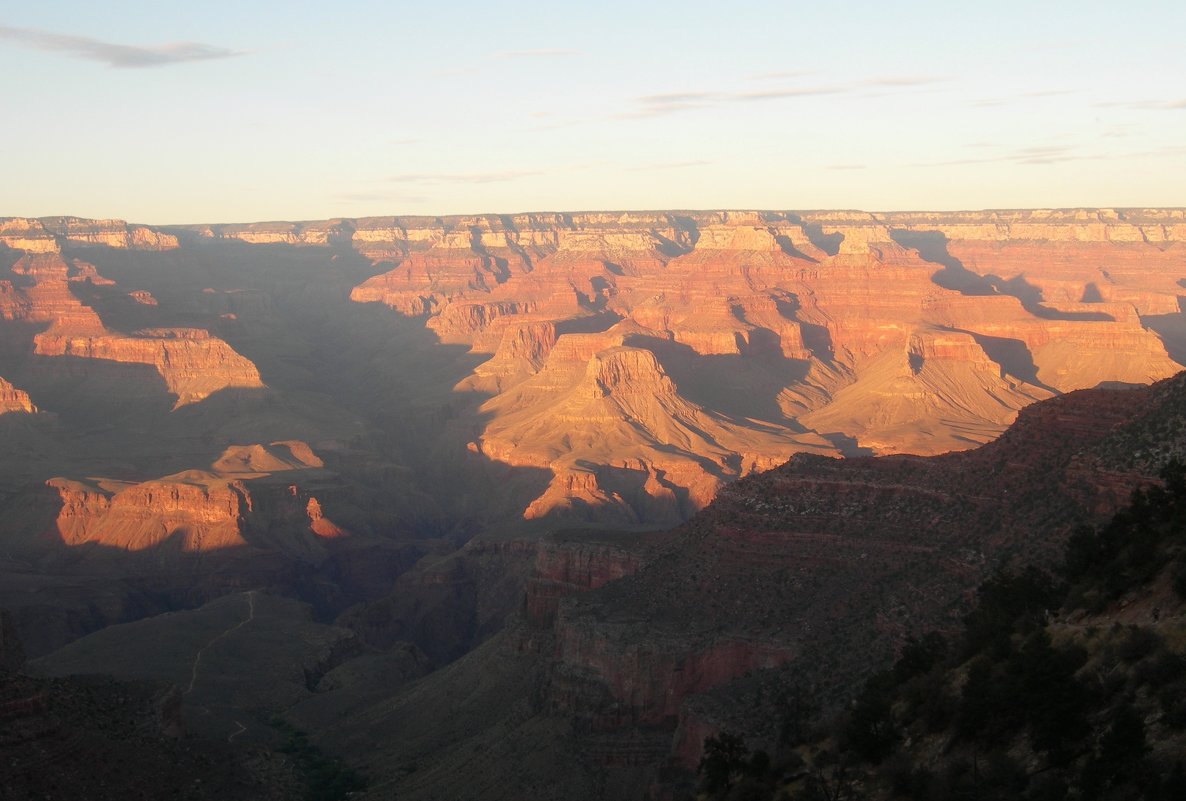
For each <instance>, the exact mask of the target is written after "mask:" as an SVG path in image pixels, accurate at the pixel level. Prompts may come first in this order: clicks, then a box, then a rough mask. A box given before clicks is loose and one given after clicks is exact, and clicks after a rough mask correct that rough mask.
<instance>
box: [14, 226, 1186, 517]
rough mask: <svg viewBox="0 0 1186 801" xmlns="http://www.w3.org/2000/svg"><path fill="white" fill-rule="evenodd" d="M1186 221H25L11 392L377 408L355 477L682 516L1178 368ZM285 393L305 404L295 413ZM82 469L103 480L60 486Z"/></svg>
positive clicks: (263, 437)
mask: <svg viewBox="0 0 1186 801" xmlns="http://www.w3.org/2000/svg"><path fill="white" fill-rule="evenodd" d="M1184 238H1186V215H1184V213H1183V212H1182V211H1181V210H1157V209H1126V210H1112V209H1102V210H1082V209H1080V210H1035V211H1015V212H960V213H956V212H952V213H902V214H871V213H864V212H799V213H793V212H758V211H717V212H687V213H682V212H591V213H579V214H563V213H539V214H516V215H474V216H465V217H371V218H361V219H334V220H325V221H307V222H276V223H252V224H219V225H205V226H179V227H168V228H152V227H148V226H142V225H136V224H133V223H127V222H123V221H119V220H82V219H78V218H70V217H60V218H45V219H28V218H9V219H4V220H0V256H3V259H2V260H0V322H5V323H11V324H12V325H13V326H15V328H12V329H11V330H13V331H15V332H17V333H18V334H19V336H10V337H8V338H7V339H8V341H7V342H6V343H5V344H4V348H5V349H7V351H8V355H9V357H10V358H8V359H7V361H5V362H3V363H0V375H2V376H3V380H4V381H5V382H6V384H5V385H0V398H2V400H0V403H2V404H3V409H4V410H5V411H7V412H22V413H26V414H27V413H30V412H31V411H32V410H33V409H39V410H42V411H49V412H51V413H53V412H55V411H56V410H57V409H58V408H59V407H60V406H61V405H62V404H61V403H60V402H59V399H60V398H61V397H62V394H61V393H63V392H66V391H67V388H69V392H70V393H74V395H73V397H72V398H71V400H72V402H74V403H75V404H76V405H78V406H85V397H84V396H86V395H87V394H88V393H97V394H98V395H100V396H102V397H99V398H96V400H103V399H104V398H106V403H107V406H108V407H110V406H111V405H113V404H116V401H114V400H112V398H116V397H124V395H121V393H124V394H126V395H127V396H129V397H131V398H132V399H133V400H134V401H136V402H139V399H142V398H154V397H156V396H158V395H161V394H164V395H166V396H167V397H168V408H169V409H171V410H173V411H175V412H179V411H182V410H186V409H191V410H194V411H195V414H196V416H194V417H185V418H177V419H185V420H190V419H198V418H199V417H200V416H201V414H202V412H201V410H202V409H205V408H211V409H213V408H216V407H218V406H219V404H228V403H229V404H234V405H235V406H236V409H237V411H236V413H235V417H234V418H231V419H235V420H238V421H240V422H239V423H237V427H238V429H240V430H239V431H238V432H237V435H236V436H237V438H236V439H235V440H234V441H237V442H247V441H256V442H271V441H276V440H282V439H292V440H297V439H299V440H303V441H309V442H314V441H318V440H319V438H320V439H325V440H328V441H332V442H334V443H336V444H335V445H334V447H335V448H338V447H344V445H343V440H342V439H341V438H340V437H339V435H340V434H342V433H343V430H344V424H343V421H344V420H351V421H354V422H352V423H350V426H357V425H364V426H371V432H370V434H369V435H368V439H367V441H366V442H365V444H364V446H363V448H362V450H363V451H366V452H367V454H368V455H367V457H366V458H365V459H363V458H360V457H359V456H358V455H357V453H355V454H354V455H353V456H352V457H351V459H352V460H354V461H353V463H354V464H355V465H357V469H358V470H360V471H361V470H362V469H363V468H362V465H363V464H364V463H367V464H369V465H370V468H374V465H375V462H374V460H376V459H377V460H378V461H379V462H384V461H386V462H388V466H387V467H386V468H383V469H384V470H392V471H395V472H399V471H400V470H405V469H407V464H408V461H409V460H412V461H415V460H416V456H415V455H416V454H424V455H425V458H427V455H428V454H431V457H432V458H431V463H432V465H433V470H438V471H440V474H445V473H452V474H454V475H460V474H461V473H464V474H465V475H466V476H467V478H466V481H473V480H475V477H476V476H477V475H478V474H481V475H482V476H485V478H482V479H481V481H497V479H495V478H491V477H492V476H494V475H495V473H496V472H497V468H495V467H493V465H501V466H504V467H506V468H509V469H510V470H511V471H513V474H514V475H516V476H520V477H521V480H519V481H517V482H515V483H513V487H514V491H513V492H510V493H507V494H506V496H505V498H502V499H500V500H499V501H498V503H500V504H503V505H504V506H506V507H513V508H514V517H515V519H516V520H517V521H519V523H522V522H523V521H538V520H543V521H565V520H567V521H569V522H576V523H598V524H601V523H611V524H614V525H625V526H631V527H634V526H656V525H669V524H673V523H676V522H679V521H681V520H684V519H686V518H687V517H688V516H689V515H691V514H692V513H694V512H695V511H696V510H697V509H700V508H702V507H703V506H704V505H705V504H707V503H708V502H709V501H711V499H712V498H713V497H715V495H716V494H717V493H718V492H719V491H720V490H721V488H722V487H724V486H725V485H727V484H728V483H730V482H732V481H734V480H736V479H738V478H740V477H742V476H744V475H747V474H749V473H752V472H754V471H756V470H765V469H769V468H770V467H773V466H775V465H777V464H780V463H782V462H784V461H785V460H786V459H787V458H789V457H790V456H792V455H794V454H796V453H815V454H821V455H830V456H838V455H848V454H857V453H878V454H889V453H917V454H934V453H941V452H946V451H950V450H960V449H966V448H970V447H973V446H975V445H977V444H980V443H984V442H987V441H990V440H992V439H994V438H995V437H997V436H998V435H999V434H1000V433H1001V432H1002V431H1003V430H1004V429H1005V427H1006V426H1008V425H1009V423H1010V422H1012V420H1013V419H1014V418H1015V417H1016V415H1017V413H1018V411H1019V410H1020V409H1022V408H1023V407H1025V406H1026V405H1028V404H1030V403H1033V402H1034V401H1037V400H1041V399H1044V398H1048V397H1052V396H1054V395H1058V394H1061V393H1065V392H1068V391H1071V390H1075V389H1079V388H1087V387H1093V386H1097V385H1099V384H1101V383H1107V382H1119V383H1127V384H1144V383H1149V382H1151V381H1154V380H1157V379H1160V378H1164V377H1166V376H1169V375H1172V374H1173V373H1175V372H1176V371H1177V370H1178V369H1179V368H1180V366H1181V364H1180V360H1183V359H1186V318H1184V316H1183V312H1182V311H1181V307H1180V293H1182V294H1186V290H1184V289H1183V286H1184V284H1183V282H1184V281H1186V242H1184V241H1183V240H1184ZM364 304H367V305H364ZM308 322H312V323H314V325H315V326H316V330H317V331H319V332H320V333H318V334H316V335H314V334H310V333H308V332H307V331H306V329H307V328H308V327H309V326H308V324H307V323H308ZM310 330H312V329H310ZM397 332H398V333H397ZM318 337H321V338H322V340H323V341H317V338H318ZM22 338H24V339H22ZM24 342H27V347H25V345H24V344H23V343H24ZM380 354H386V355H380ZM0 355H2V354H0ZM438 355H439V358H438ZM367 359H372V360H374V361H371V362H369V363H367V362H366V361H365V360H367ZM22 360H23V361H22ZM389 365H390V366H389ZM437 367H440V368H441V369H440V370H439V371H437V372H433V371H434V370H436V369H437ZM426 371H427V372H426ZM327 373H334V374H336V375H339V378H336V379H333V381H334V382H336V384H335V385H334V386H329V385H328V384H327V383H326V381H325V380H323V379H322V378H321V376H322V375H323V374H327ZM430 373H431V374H432V377H431V378H430V377H427V376H428V375H429V374H430ZM269 376H276V377H277V378H278V379H279V383H274V382H273V381H272V380H271V379H270V378H269ZM345 376H348V380H346V379H344V378H343V377H345ZM351 387H358V388H361V391H354V390H352V389H351ZM21 393H23V394H21ZM251 393H255V395H254V396H251ZM327 394H328V396H332V397H333V398H335V399H334V400H333V401H332V402H329V403H326V404H322V403H320V401H318V402H317V403H313V405H312V406H308V407H306V406H305V405H306V404H308V403H312V401H313V399H315V398H324V397H326V396H327ZM249 396H250V397H253V398H254V400H249V399H248V398H249ZM244 404H248V405H251V411H250V412H248V410H247V407H246V406H244ZM252 404H253V405H252ZM269 404H273V405H274V404H280V405H282V406H284V408H285V409H288V410H289V411H290V412H292V414H294V415H295V416H296V417H299V418H300V422H299V424H297V423H296V422H295V418H292V419H290V418H288V417H285V418H283V419H285V420H289V421H290V422H292V423H293V425H294V426H295V427H294V428H291V430H285V429H284V427H283V426H270V424H268V423H266V422H265V421H266V420H268V419H273V418H270V417H269V416H268V415H270V414H271V412H268V413H266V414H265V412H264V407H266V406H268V405H269ZM408 404H411V405H408ZM296 407H301V408H300V409H299V411H294V409H296ZM347 407H348V408H349V411H346V408H347ZM96 408H98V407H96ZM286 413H287V412H286ZM96 414H99V413H98V412H96ZM411 414H418V415H424V418H423V419H424V422H423V423H412V424H409V423H407V422H406V417H407V415H411ZM14 419H15V418H14ZM364 421H365V422H364ZM177 425H181V424H180V423H178V424H177ZM269 426H270V427H269ZM350 426H345V427H346V428H348V427H350ZM264 428H267V429H268V430H267V431H264V430H263V429H264ZM39 431H40V430H39ZM41 433H44V432H41ZM176 433H177V434H178V436H183V435H186V434H185V431H183V430H181V429H178V431H177V432H176ZM188 436H193V434H192V432H191V433H190V434H188ZM231 441H232V440H224V441H222V442H221V444H223V445H226V444H230V443H231ZM379 443H383V444H382V445H379ZM29 447H30V449H33V450H36V448H37V447H39V446H37V445H35V444H30V445H29ZM350 447H354V446H350ZM203 459H204V460H205V461H203V460H198V461H191V462H189V463H171V464H169V465H167V466H166V467H162V469H160V470H156V469H155V468H152V469H144V470H141V471H139V472H138V473H136V474H135V475H132V476H130V477H131V478H134V479H135V480H136V481H137V482H143V481H148V480H157V478H158V477H160V476H163V475H172V474H174V473H176V472H178V471H179V470H192V469H198V470H204V469H206V466H207V465H208V459H206V456H205V455H204V456H203ZM368 460H371V461H368ZM96 474H98V475H103V474H104V473H102V472H98V471H96ZM370 474H371V475H385V474H384V473H383V471H382V470H380V471H378V472H376V471H375V470H374V469H370ZM63 475H65V476H70V477H71V479H72V480H73V479H80V478H81V477H80V476H78V475H72V476H71V474H70V473H69V471H68V470H57V471H55V472H54V473H53V474H51V475H48V476H47V475H43V476H40V477H39V483H42V484H43V482H44V480H45V479H46V478H49V477H53V476H63ZM414 481H415V477H414V478H413V483H414ZM377 483H378V485H381V489H380V487H379V486H376V487H374V488H373V489H372V490H369V491H373V492H376V493H379V492H382V493H384V494H385V497H386V498H388V499H390V500H388V501H385V503H387V504H388V505H389V506H392V507H401V505H402V504H407V506H406V507H403V508H404V509H405V510H406V516H405V518H413V519H414V518H417V517H422V516H423V515H424V514H425V511H424V510H431V511H430V512H429V513H430V514H431V515H432V516H434V518H435V522H434V523H433V525H435V526H444V527H446V528H447V527H448V526H451V525H454V524H455V522H456V521H449V520H445V519H444V518H446V517H448V515H449V514H450V511H449V510H451V509H455V508H457V505H456V503H455V501H457V500H459V499H458V498H456V497H452V495H457V494H459V493H461V490H460V488H458V489H457V491H456V492H452V495H451V496H450V498H449V499H448V500H447V501H446V500H442V498H443V496H441V495H440V491H441V489H442V487H441V485H440V482H435V483H425V484H424V485H423V486H414V485H410V484H408V483H407V482H400V481H394V480H393V481H388V479H386V478H384V479H382V480H381V481H379V482H377ZM461 483H463V482H458V484H459V485H460V484H461ZM479 483H480V482H479ZM451 489H452V488H451ZM475 497H477V496H475ZM482 497H486V498H487V499H489V496H488V495H486V496H482ZM430 498H431V499H432V500H429V499H430ZM485 502H487V501H480V502H478V501H475V500H473V499H466V500H464V501H463V502H462V504H461V505H462V507H464V508H465V510H466V511H465V514H467V515H472V517H473V519H481V518H482V516H483V512H482V511H481V510H479V508H478V506H480V505H481V503H485ZM306 503H307V502H306ZM318 503H319V504H320V503H321V501H320V500H319V501H318ZM475 504H477V505H475ZM307 511H308V510H307ZM504 511H505V510H504V509H501V508H500V511H499V515H502V513H503V512H504ZM394 513H395V514H397V515H398V514H401V512H400V510H399V508H396V509H394ZM318 514H321V515H322V518H325V517H326V514H327V512H326V510H325V509H319V508H313V509H312V511H308V515H309V516H310V517H311V518H314V519H317V515H318ZM330 516H331V517H332V515H330ZM485 516H486V517H489V510H487V511H486V513H485ZM466 525H472V524H470V523H467V524H466ZM317 526H318V527H320V528H322V529H323V530H324V532H325V533H326V534H327V535H329V534H332V533H333V529H332V527H331V524H330V523H326V522H321V523H317Z"/></svg>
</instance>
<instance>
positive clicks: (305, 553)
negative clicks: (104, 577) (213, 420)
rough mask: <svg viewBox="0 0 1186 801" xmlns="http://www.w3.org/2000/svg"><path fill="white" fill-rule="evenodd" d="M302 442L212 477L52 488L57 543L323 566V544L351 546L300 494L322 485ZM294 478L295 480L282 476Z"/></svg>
mask: <svg viewBox="0 0 1186 801" xmlns="http://www.w3.org/2000/svg"><path fill="white" fill-rule="evenodd" d="M321 467H322V462H321V460H320V459H319V458H318V457H317V456H316V455H315V454H314V453H313V452H312V450H311V449H310V448H309V446H308V445H306V444H305V443H303V442H277V443H272V444H271V445H270V446H264V445H244V446H232V447H230V448H228V449H227V450H226V451H224V452H223V454H222V455H221V456H220V457H219V458H218V459H217V460H216V461H215V462H214V463H213V465H212V466H211V469H210V470H188V471H185V472H182V473H177V474H174V475H170V476H165V477H163V478H159V479H154V480H150V481H143V482H128V481H116V480H110V479H93V480H87V481H77V480H70V479H66V478H53V479H50V480H49V481H48V482H47V483H48V485H49V486H50V487H52V488H53V489H54V490H55V491H56V492H57V493H58V495H59V497H60V498H61V509H60V510H59V512H58V514H57V519H56V521H55V524H54V525H55V534H56V536H57V537H58V538H60V539H61V541H62V542H63V543H64V544H66V545H69V546H77V545H82V544H86V543H92V544H95V545H101V546H106V547H108V548H116V549H119V550H121V551H129V552H131V551H144V550H149V549H153V550H157V551H160V552H161V553H162V556H163V553H164V551H162V550H161V549H162V548H165V549H167V550H169V551H171V552H172V553H173V554H175V555H181V554H200V553H210V552H215V551H219V550H224V549H232V550H233V549H262V550H268V551H276V552H280V553H284V554H286V555H288V556H290V557H292V558H295V559H298V560H302V561H310V562H320V561H321V560H323V559H324V558H325V556H326V553H325V549H324V547H322V541H323V540H332V539H337V538H340V537H345V536H348V532H347V531H346V530H345V529H343V528H341V527H340V526H338V525H337V524H335V523H334V522H333V520H331V519H330V518H328V517H327V516H326V515H325V512H324V511H323V509H322V506H321V501H319V500H318V499H317V498H316V497H315V496H314V495H312V494H311V493H310V492H309V491H308V490H307V489H303V488H302V487H301V486H300V484H303V483H306V482H309V481H311V480H313V481H316V479H318V478H322V477H323V476H324V471H320V470H319V468H321ZM286 473H288V474H289V475H285V474H286Z"/></svg>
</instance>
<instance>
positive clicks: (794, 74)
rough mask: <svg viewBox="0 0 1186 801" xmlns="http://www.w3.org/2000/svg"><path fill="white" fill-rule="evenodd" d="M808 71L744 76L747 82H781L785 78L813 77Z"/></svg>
mask: <svg viewBox="0 0 1186 801" xmlns="http://www.w3.org/2000/svg"><path fill="white" fill-rule="evenodd" d="M813 74H814V73H813V72H812V71H810V70H788V71H786V72H763V73H759V74H758V75H749V76H746V80H747V81H783V80H786V79H787V78H802V77H803V76H805V75H813Z"/></svg>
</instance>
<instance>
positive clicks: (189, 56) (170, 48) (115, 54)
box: [0, 25, 244, 69]
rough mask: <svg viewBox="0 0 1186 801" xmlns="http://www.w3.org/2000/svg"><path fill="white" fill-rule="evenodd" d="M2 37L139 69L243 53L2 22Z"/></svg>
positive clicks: (0, 33)
mask: <svg viewBox="0 0 1186 801" xmlns="http://www.w3.org/2000/svg"><path fill="white" fill-rule="evenodd" d="M0 40H4V41H8V42H12V43H14V44H17V45H20V46H22V47H29V48H32V49H34V50H45V51H49V52H58V53H65V54H67V55H71V56H74V57H75V58H82V59H86V60H88V61H98V62H100V63H103V64H106V65H107V66H109V67H117V68H120V69H136V68H143V67H167V66H169V65H172V64H184V63H187V62H190V61H211V60H213V59H220V58H232V57H234V56H241V55H244V54H243V53H242V52H241V51H238V50H228V49H227V48H225V47H215V46H214V45H208V44H202V43H200V42H172V43H168V44H161V45H150V46H139V45H126V44H117V43H115V42H104V41H102V40H100V39H91V38H89V37H86V36H71V35H69V34H64V33H53V32H52V31H42V30H37V29H34V28H14V27H11V26H8V25H0Z"/></svg>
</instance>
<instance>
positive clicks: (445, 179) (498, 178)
mask: <svg viewBox="0 0 1186 801" xmlns="http://www.w3.org/2000/svg"><path fill="white" fill-rule="evenodd" d="M533 175H543V171H542V170H507V171H504V172H463V173H453V172H409V173H402V174H400V175H393V176H391V177H390V178H389V179H388V180H390V181H391V182H392V183H397V184H495V183H502V182H504V181H516V180H518V179H520V178H528V177H530V176H533Z"/></svg>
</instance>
